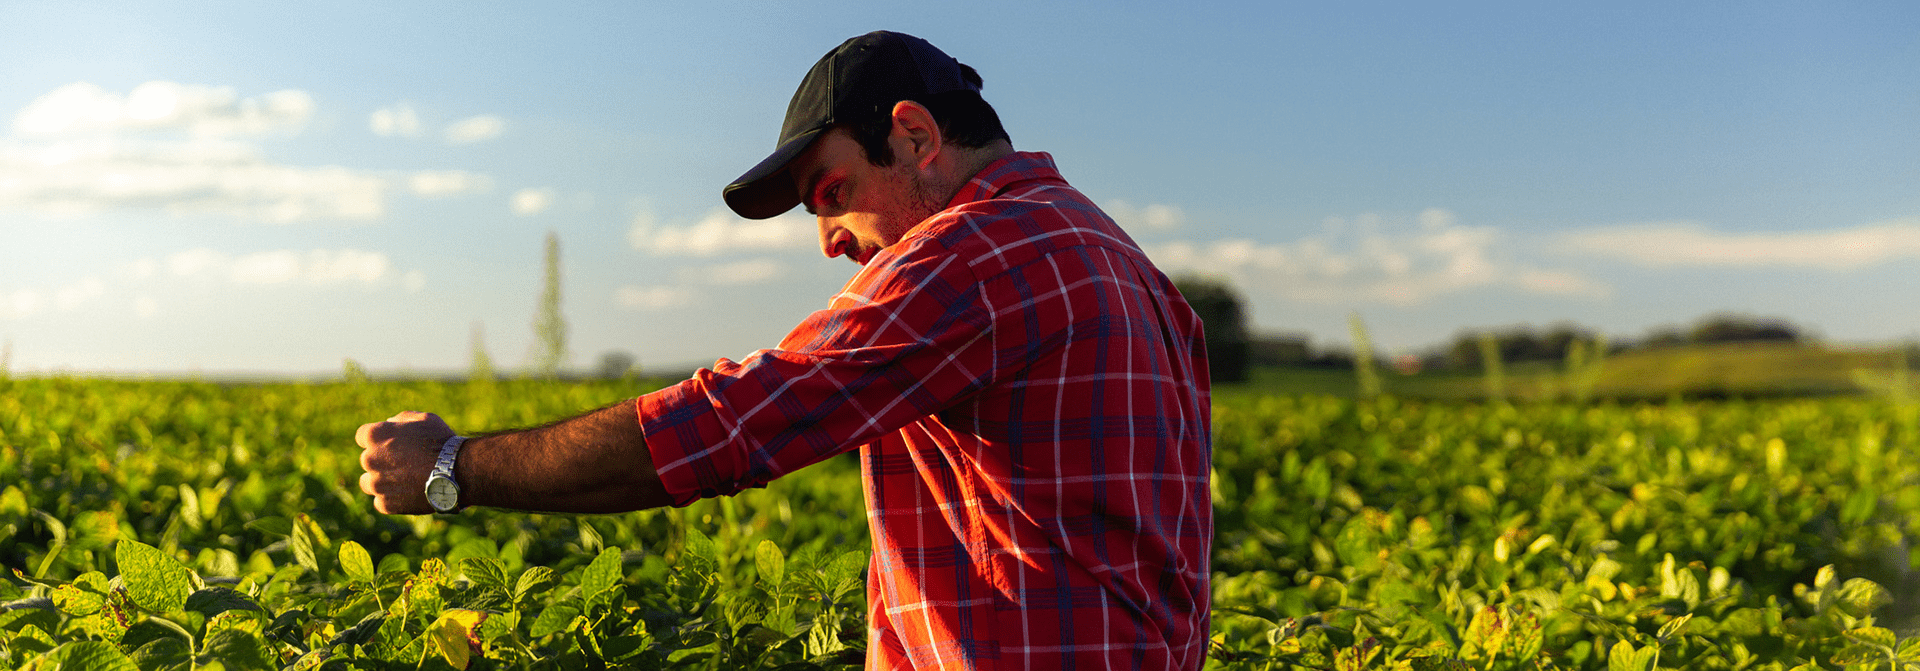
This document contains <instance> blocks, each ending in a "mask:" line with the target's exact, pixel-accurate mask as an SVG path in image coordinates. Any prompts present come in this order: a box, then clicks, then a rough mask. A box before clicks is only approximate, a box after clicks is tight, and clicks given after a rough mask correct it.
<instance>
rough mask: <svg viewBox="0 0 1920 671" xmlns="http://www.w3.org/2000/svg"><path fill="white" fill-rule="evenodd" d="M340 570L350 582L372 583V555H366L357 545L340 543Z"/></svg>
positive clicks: (365, 551)
mask: <svg viewBox="0 0 1920 671" xmlns="http://www.w3.org/2000/svg"><path fill="white" fill-rule="evenodd" d="M340 570H342V571H345V572H346V574H347V578H348V579H350V580H361V581H367V582H372V581H373V579H374V577H375V574H374V572H373V555H370V554H367V549H366V548H364V547H361V546H360V544H359V543H356V542H353V541H342V542H341V543H340Z"/></svg>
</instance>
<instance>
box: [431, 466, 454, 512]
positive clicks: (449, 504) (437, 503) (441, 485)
mask: <svg viewBox="0 0 1920 671" xmlns="http://www.w3.org/2000/svg"><path fill="white" fill-rule="evenodd" d="M427 504H428V505H431V506H433V509H434V510H438V511H440V512H443V513H444V512H449V511H452V510H453V509H454V508H457V507H459V506H460V485H457V484H454V482H453V479H452V478H447V477H442V476H438V475H436V476H433V477H431V478H427Z"/></svg>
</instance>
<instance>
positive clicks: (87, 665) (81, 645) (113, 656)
mask: <svg viewBox="0 0 1920 671" xmlns="http://www.w3.org/2000/svg"><path fill="white" fill-rule="evenodd" d="M41 664H42V668H49V669H85V670H86V671H140V667H139V665H136V664H134V663H133V659H131V658H129V657H127V655H126V653H123V652H120V648H119V646H116V645H114V644H112V643H108V642H106V641H74V642H71V643H67V644H65V645H62V646H60V647H58V648H54V649H53V652H49V653H47V656H46V657H45V658H44V659H42V660H41Z"/></svg>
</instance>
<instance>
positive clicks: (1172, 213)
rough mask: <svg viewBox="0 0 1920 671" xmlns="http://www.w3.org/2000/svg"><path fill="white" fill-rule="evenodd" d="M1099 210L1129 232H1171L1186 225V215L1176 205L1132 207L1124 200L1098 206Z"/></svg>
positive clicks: (1152, 204) (1156, 204)
mask: <svg viewBox="0 0 1920 671" xmlns="http://www.w3.org/2000/svg"><path fill="white" fill-rule="evenodd" d="M1100 209H1101V210H1103V211H1105V212H1106V213H1107V216H1109V217H1113V220H1114V222H1115V223H1118V224H1120V227H1121V228H1124V229H1127V230H1129V231H1140V230H1150V231H1171V230H1176V229H1179V228H1180V227H1181V226H1184V225H1186V223H1187V213H1186V212H1185V211H1182V210H1181V209H1180V207H1179V206H1176V205H1161V204H1158V203H1149V204H1147V205H1145V206H1142V207H1134V206H1133V204H1132V203H1129V202H1127V201H1124V200H1115V201H1112V202H1109V203H1106V204H1104V205H1101V206H1100Z"/></svg>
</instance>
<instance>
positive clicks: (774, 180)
mask: <svg viewBox="0 0 1920 671" xmlns="http://www.w3.org/2000/svg"><path fill="white" fill-rule="evenodd" d="M963 67H964V66H962V65H960V62H959V61H956V60H954V59H953V57H952V56H948V55H947V54H946V53H945V52H943V51H940V49H938V48H936V47H934V46H933V45H932V44H929V43H928V42H927V41H926V40H923V39H920V38H918V37H914V36H912V35H907V34H904V33H896V32H890V31H885V30H880V31H874V32H871V33H867V34H865V35H861V36H859V37H855V38H853V39H849V40H847V41H845V42H842V43H840V46H838V47H834V48H833V50H832V51H829V52H827V55H825V56H822V57H820V62H818V63H814V64H813V69H812V70H808V71H807V78H806V79H802V80H800V89H799V90H797V91H794V92H793V101H792V102H789V103H787V119H786V121H785V122H784V123H782V124H781V125H780V141H779V142H778V143H776V144H775V146H774V150H773V153H772V154H770V155H768V156H767V158H766V160H763V161H761V162H760V164H759V165H756V166H753V169H752V170H748V171H747V172H746V174H744V175H741V176H740V178H739V179H736V180H733V183H732V184H728V185H727V188H725V189H723V190H721V197H722V198H724V199H725V200H726V201H727V207H729V208H732V209H733V211H734V213H736V214H739V215H740V216H742V217H746V218H748V219H767V218H771V217H776V216H779V215H780V213H782V212H786V211H787V210H791V209H793V206H795V205H799V204H800V192H799V191H798V189H797V188H796V187H795V186H794V183H793V179H792V178H791V177H789V176H788V175H787V164H788V163H789V162H791V161H793V159H794V158H796V157H798V156H799V155H800V154H802V153H804V152H806V150H807V147H809V146H812V145H813V141H814V140H815V139H817V138H819V136H820V134H821V133H822V132H825V131H826V130H827V129H828V128H829V127H832V126H833V125H834V124H836V123H845V122H853V121H858V120H862V119H870V118H873V117H874V116H875V115H885V114H889V113H891V111H892V109H893V105H894V103H897V102H900V101H902V100H919V99H922V98H924V97H925V96H928V95H932V94H936V93H946V92H948V91H979V90H980V87H979V86H977V85H974V84H969V83H968V82H967V78H966V77H965V76H963V75H962V74H961V72H962V68H963Z"/></svg>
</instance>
